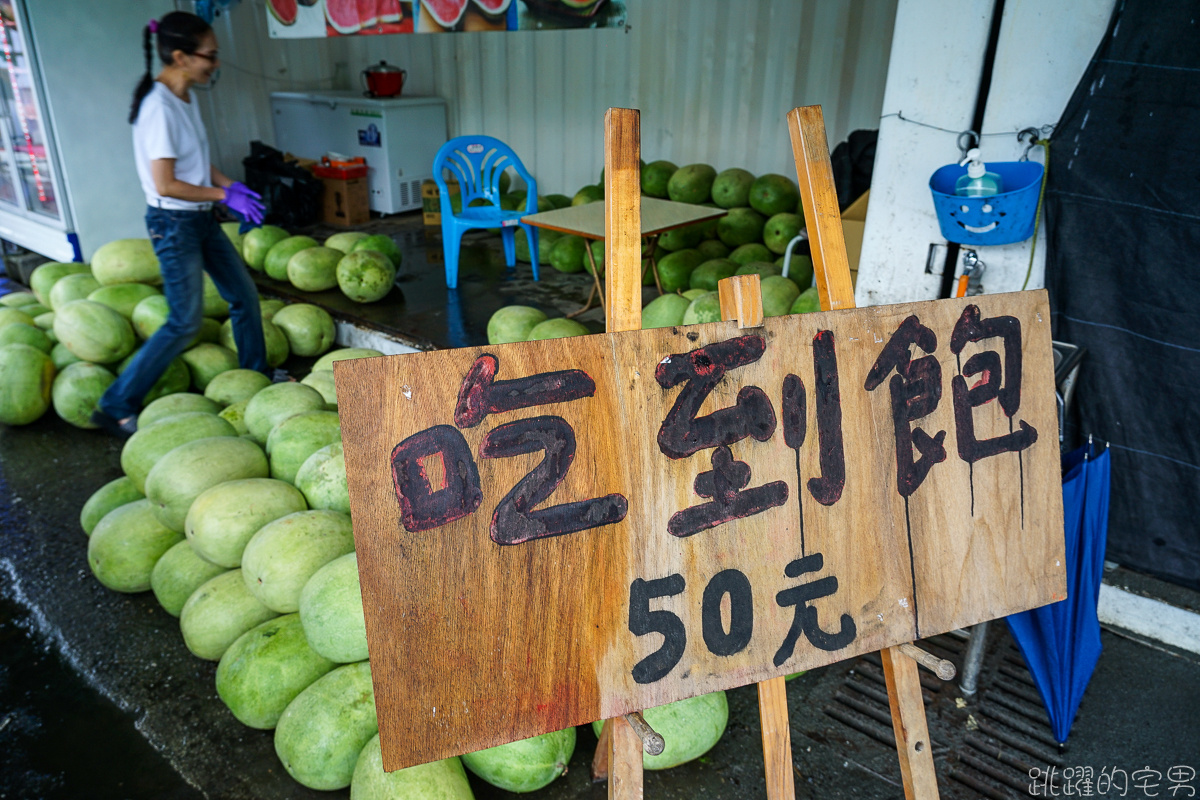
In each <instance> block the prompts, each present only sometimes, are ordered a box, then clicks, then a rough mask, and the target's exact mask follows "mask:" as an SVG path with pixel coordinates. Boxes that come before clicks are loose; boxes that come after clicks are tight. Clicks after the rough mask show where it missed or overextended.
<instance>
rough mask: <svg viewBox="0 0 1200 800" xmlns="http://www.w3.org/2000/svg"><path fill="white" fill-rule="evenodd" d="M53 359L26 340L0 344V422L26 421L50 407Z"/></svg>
mask: <svg viewBox="0 0 1200 800" xmlns="http://www.w3.org/2000/svg"><path fill="white" fill-rule="evenodd" d="M53 383H54V362H53V361H51V360H50V356H48V355H46V354H45V353H43V352H42V351H41V350H39V349H37V348H36V347H30V346H29V345H27V344H7V345H4V346H3V347H0V422H2V423H4V424H5V425H28V424H29V423H30V422H33V421H34V420H36V419H38V418H39V417H41V416H42V414H45V413H46V409H47V408H49V407H50V394H51V388H52V386H53Z"/></svg>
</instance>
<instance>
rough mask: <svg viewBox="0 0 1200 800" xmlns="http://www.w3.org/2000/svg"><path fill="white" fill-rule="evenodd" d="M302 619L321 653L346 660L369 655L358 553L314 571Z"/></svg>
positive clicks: (302, 602) (302, 605)
mask: <svg viewBox="0 0 1200 800" xmlns="http://www.w3.org/2000/svg"><path fill="white" fill-rule="evenodd" d="M300 622H301V623H302V624H303V625H304V635H305V636H306V637H307V638H308V642H309V644H310V645H312V648H313V649H314V650H316V651H317V652H318V653H320V654H321V655H323V656H324V657H325V658H328V659H329V660H330V661H336V662H338V663H342V664H349V663H353V662H355V661H365V660H366V658H367V623H366V618H365V617H364V616H363V604H362V589H361V587H360V586H359V582H358V555H357V554H356V553H353V552H351V553H346V554H345V555H342V556H338V557H337V558H335V559H333V560H332V561H330V562H329V563H328V564H326V565H325V566H323V567H321V568H320V569H319V570H317V571H316V572H314V573H313V575H312V577H311V578H309V579H308V583H306V584H304V589H303V590H301V592H300Z"/></svg>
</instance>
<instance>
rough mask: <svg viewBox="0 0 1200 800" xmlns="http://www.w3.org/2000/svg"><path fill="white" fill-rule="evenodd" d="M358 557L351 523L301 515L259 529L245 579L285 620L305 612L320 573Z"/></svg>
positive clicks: (245, 557)
mask: <svg viewBox="0 0 1200 800" xmlns="http://www.w3.org/2000/svg"><path fill="white" fill-rule="evenodd" d="M352 552H354V532H353V530H352V529H351V527H350V518H349V517H348V516H346V515H345V514H341V513H338V512H337V511H325V510H316V511H298V512H296V513H294V514H288V515H287V516H286V517H280V518H279V519H277V520H274V521H273V522H268V523H267V524H266V525H264V526H262V527H261V528H259V529H258V532H257V533H255V534H254V536H253V537H251V539H250V541H249V542H248V543H247V544H246V549H245V550H244V551H243V552H242V578H243V579H244V580H245V581H246V587H247V588H248V589H249V590H250V593H251V594H253V595H254V596H255V597H257V598H258V600H259V602H261V603H262V604H263V605H265V606H267V607H268V608H270V609H273V610H275V611H278V612H279V613H281V614H290V613H291V612H293V611H298V610H299V609H300V592H301V591H302V590H303V589H304V584H306V583H308V579H309V578H311V577H312V576H313V573H315V572H316V571H317V570H319V569H320V568H321V567H323V566H325V565H326V564H328V563H329V562H330V561H332V560H333V559H335V558H337V557H338V556H340V555H345V554H346V553H352Z"/></svg>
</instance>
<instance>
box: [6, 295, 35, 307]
mask: <svg viewBox="0 0 1200 800" xmlns="http://www.w3.org/2000/svg"><path fill="white" fill-rule="evenodd" d="M37 301H38V299H37V295H36V294H34V293H33V292H9V293H8V294H5V295H0V306H4V307H6V308H21V307H22V306H28V305H33V304H34V303H37Z"/></svg>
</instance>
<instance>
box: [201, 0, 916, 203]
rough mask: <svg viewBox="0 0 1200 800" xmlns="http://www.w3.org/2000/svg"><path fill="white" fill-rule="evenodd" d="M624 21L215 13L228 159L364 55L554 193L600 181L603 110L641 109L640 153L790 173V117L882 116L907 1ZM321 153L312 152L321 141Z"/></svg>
mask: <svg viewBox="0 0 1200 800" xmlns="http://www.w3.org/2000/svg"><path fill="white" fill-rule="evenodd" d="M628 3H629V14H628V23H629V27H628V30H627V31H626V30H599V31H539V32H525V33H510V34H486V33H480V34H456V35H448V36H430V35H426V36H367V37H348V38H345V39H337V40H325V41H322V40H280V39H270V38H269V37H268V35H267V25H266V11H265V10H264V6H263V3H262V0H246V2H244V3H242V4H241V5H239V6H237V7H235V8H234V9H233V10H232V13H231V14H229V15H228V16H227V17H225V18H224V19H222V20H220V21H218V24H217V32H218V35H219V36H220V37H221V40H222V41H221V52H222V55H223V56H224V57H225V58H224V59H223V60H224V61H226V64H225V68H224V70H223V72H222V76H221V80H220V84H219V85H218V86H217V88H216V89H215V90H214V91H213V92H212V93H211V94H210V95H209V97H208V99H207V100H206V103H205V106H206V111H207V114H208V122H209V125H210V130H211V131H212V133H213V140H214V147H215V148H216V150H217V152H216V153H215V154H214V155H215V156H216V157H217V159H218V161H219V163H220V164H222V166H223V167H224V168H225V169H227V170H230V171H234V172H235V174H240V168H239V163H240V161H241V159H242V157H243V156H244V155H245V154H246V152H248V149H249V145H248V143H249V142H250V140H252V139H262V140H264V141H267V142H270V141H271V140H272V138H273V134H272V129H271V118H270V113H269V96H270V93H271V92H272V91H303V90H317V89H331V88H341V89H350V88H354V87H357V86H358V81H359V77H358V73H359V71H360V70H361V69H362V68H363V67H365V66H367V65H368V64H371V63H374V62H377V61H379V60H380V59H386V60H387V61H388V62H389V63H392V64H396V65H398V66H400V67H403V68H405V69H407V70H408V83H407V84H406V86H405V93H406V94H412V95H423V94H434V95H438V96H441V97H444V98H446V100H447V102H448V114H449V120H448V122H449V126H450V132H451V135H459V134H463V133H487V134H490V135H493V136H496V137H498V138H500V139H503V140H504V141H507V142H508V143H509V144H511V145H512V146H513V147H514V148H515V149H516V151H517V152H518V153H519V154H520V155H521V156H522V159H523V160H524V161H525V162H526V164H527V165H528V166H529V167H530V168H531V170H532V171H533V173H534V175H535V176H536V177H537V179H538V181H539V184H540V185H539V189H540V191H541V192H542V193H543V194H545V193H550V192H561V193H564V194H572V193H574V192H575V191H576V190H577V189H578V188H579V187H580V186H582V185H583V184H585V183H594V182H596V181H597V180H598V178H599V174H600V168H601V166H602V165H603V151H604V147H603V145H604V138H603V130H602V121H603V115H604V111H605V109H606V108H608V107H610V106H633V107H636V108H640V109H641V110H642V154H643V157H644V158H645V159H646V160H647V161H653V160H655V159H660V158H665V159H669V160H671V161H674V162H675V163H677V164H680V165H683V164H689V163H695V162H705V163H709V164H712V165H713V166H715V167H716V168H717V169H724V168H726V167H734V166H738V167H745V168H746V169H749V170H750V171H751V172H754V173H756V174H760V173H764V172H780V173H784V174H788V175H791V174H794V167H793V165H792V161H791V155H790V153H791V149H790V145H789V143H788V136H787V128H786V125H785V123H784V114H785V113H786V112H787V111H788V110H790V109H791V108H793V107H795V106H798V105H807V104H812V103H820V104H822V105H823V106H824V107H825V119H826V123H827V125H828V127H829V138H830V141H831V142H832V143H835V144H836V143H837V142H838V141H841V140H842V139H844V138H845V137H846V135H847V134H849V133H850V131H852V130H854V129H856V128H875V127H878V119H879V113H880V108H881V106H882V102H883V89H884V81H885V78H886V71H887V63H888V51H889V49H890V47H891V39H892V25H893V22H894V20H895V14H896V0H746V1H745V2H730V1H729V0H628ZM309 155H315V154H309Z"/></svg>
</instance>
